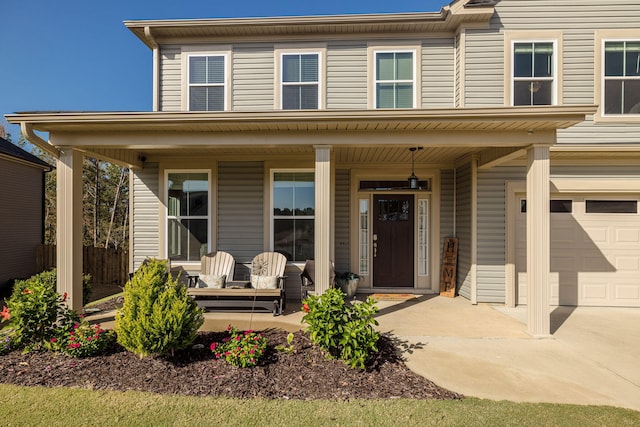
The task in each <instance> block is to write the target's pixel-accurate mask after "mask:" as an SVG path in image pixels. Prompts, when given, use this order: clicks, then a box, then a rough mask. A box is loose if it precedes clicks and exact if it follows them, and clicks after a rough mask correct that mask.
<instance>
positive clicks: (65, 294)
mask: <svg viewBox="0 0 640 427" xmlns="http://www.w3.org/2000/svg"><path fill="white" fill-rule="evenodd" d="M66 300H67V293H66V292H65V293H64V294H62V302H65V301H66Z"/></svg>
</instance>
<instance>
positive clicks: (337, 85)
mask: <svg viewBox="0 0 640 427" xmlns="http://www.w3.org/2000/svg"><path fill="white" fill-rule="evenodd" d="M326 94H327V109H366V108H367V45H366V44H365V43H356V44H353V43H330V44H329V45H328V46H327V90H326Z"/></svg>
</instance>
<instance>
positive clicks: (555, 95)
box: [509, 38, 559, 107]
mask: <svg viewBox="0 0 640 427" xmlns="http://www.w3.org/2000/svg"><path fill="white" fill-rule="evenodd" d="M516 43H532V44H536V43H552V44H553V64H552V67H553V69H552V70H551V73H552V77H541V78H537V80H541V81H552V82H553V84H552V85H551V105H558V74H559V73H558V52H559V51H558V40H557V39H538V38H534V39H512V40H511V49H510V52H511V70H510V71H509V82H510V83H509V85H510V91H509V92H510V94H511V99H510V101H509V102H510V105H511V106H512V107H513V106H514V98H515V83H516V81H520V80H522V81H524V80H532V79H535V77H515V76H514V75H513V74H514V72H515V62H516V60H515V55H516V50H515V45H516ZM523 107H526V105H523Z"/></svg>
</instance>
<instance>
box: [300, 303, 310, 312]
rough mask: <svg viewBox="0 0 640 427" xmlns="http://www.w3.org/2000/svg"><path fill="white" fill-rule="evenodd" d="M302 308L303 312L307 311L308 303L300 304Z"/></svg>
mask: <svg viewBox="0 0 640 427" xmlns="http://www.w3.org/2000/svg"><path fill="white" fill-rule="evenodd" d="M302 310H304V312H305V313H308V312H309V304H302Z"/></svg>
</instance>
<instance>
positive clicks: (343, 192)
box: [335, 169, 355, 271]
mask: <svg viewBox="0 0 640 427" xmlns="http://www.w3.org/2000/svg"><path fill="white" fill-rule="evenodd" d="M349 185H350V180H349V170H348V169H339V170H336V192H335V200H336V202H335V221H336V225H335V227H336V237H335V242H336V244H335V254H336V259H335V265H336V271H351V270H352V269H351V268H350V263H349V261H350V260H349V255H350V248H351V245H350V242H351V235H350V230H349V218H350V215H349V212H350V202H351V199H350V197H349V190H350V187H349ZM354 238H355V236H354Z"/></svg>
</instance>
